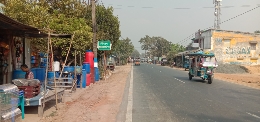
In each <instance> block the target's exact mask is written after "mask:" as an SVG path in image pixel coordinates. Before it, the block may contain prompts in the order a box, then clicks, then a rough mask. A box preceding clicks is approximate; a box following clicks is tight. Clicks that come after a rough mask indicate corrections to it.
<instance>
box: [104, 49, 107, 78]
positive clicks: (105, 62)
mask: <svg viewBox="0 0 260 122" xmlns="http://www.w3.org/2000/svg"><path fill="white" fill-rule="evenodd" d="M104 65H105V66H104V67H105V68H104V69H105V73H104V74H105V81H106V79H107V77H106V74H107V61H106V51H104Z"/></svg>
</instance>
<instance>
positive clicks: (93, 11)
mask: <svg viewBox="0 0 260 122" xmlns="http://www.w3.org/2000/svg"><path fill="white" fill-rule="evenodd" d="M95 2H96V1H95V0H92V1H91V4H92V28H93V52H94V58H97V39H96V32H97V26H96V25H97V24H96V5H95Z"/></svg>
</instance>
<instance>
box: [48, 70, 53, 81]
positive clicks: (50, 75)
mask: <svg viewBox="0 0 260 122" xmlns="http://www.w3.org/2000/svg"><path fill="white" fill-rule="evenodd" d="M54 76H55V73H54V72H48V73H47V79H48V80H52V79H53V78H54Z"/></svg>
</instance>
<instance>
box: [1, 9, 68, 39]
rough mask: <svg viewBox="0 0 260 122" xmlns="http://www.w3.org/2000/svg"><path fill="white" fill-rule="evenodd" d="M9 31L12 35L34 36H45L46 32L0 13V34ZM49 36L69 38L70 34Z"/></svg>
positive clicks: (52, 35) (46, 35)
mask: <svg viewBox="0 0 260 122" xmlns="http://www.w3.org/2000/svg"><path fill="white" fill-rule="evenodd" d="M8 31H9V32H11V33H12V34H13V35H14V36H25V37H34V38H47V37H48V34H46V33H43V32H40V30H38V29H37V28H35V27H32V26H29V25H25V24H23V23H20V22H18V21H15V20H14V19H12V18H10V17H8V16H6V15H4V14H2V13H0V34H7V33H9V32H8ZM51 37H58V38H71V34H51Z"/></svg>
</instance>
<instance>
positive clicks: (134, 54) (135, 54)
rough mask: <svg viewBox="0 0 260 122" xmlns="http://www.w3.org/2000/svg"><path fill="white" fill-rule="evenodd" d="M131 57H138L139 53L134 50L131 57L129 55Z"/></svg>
mask: <svg viewBox="0 0 260 122" xmlns="http://www.w3.org/2000/svg"><path fill="white" fill-rule="evenodd" d="M131 56H132V57H140V53H139V51H138V50H136V49H135V50H134V51H133V52H132V55H131Z"/></svg>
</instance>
